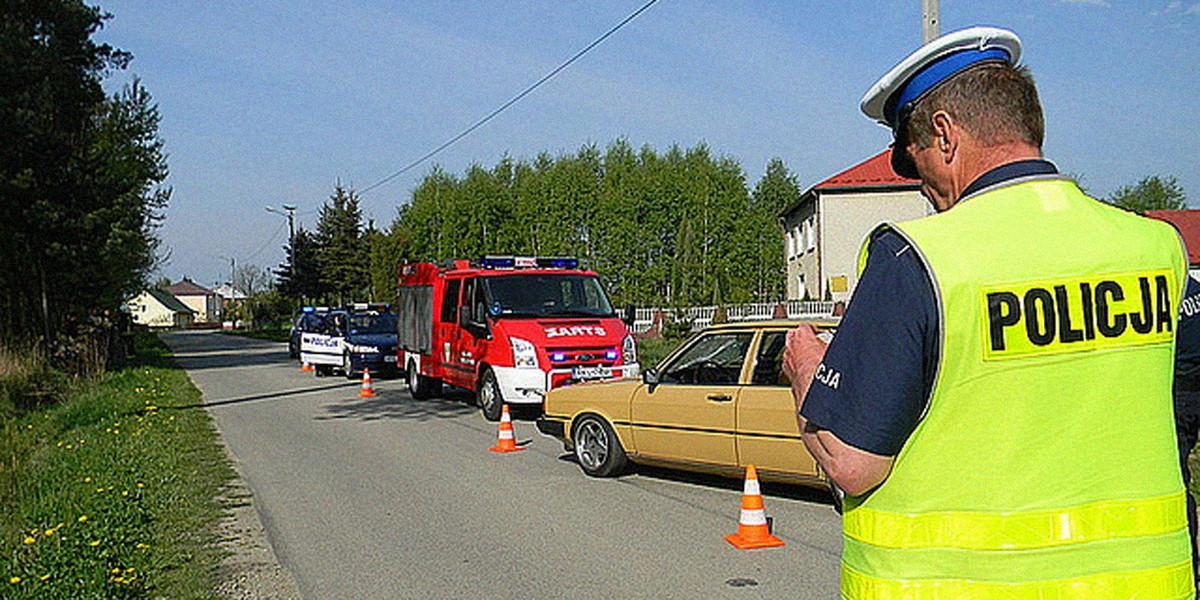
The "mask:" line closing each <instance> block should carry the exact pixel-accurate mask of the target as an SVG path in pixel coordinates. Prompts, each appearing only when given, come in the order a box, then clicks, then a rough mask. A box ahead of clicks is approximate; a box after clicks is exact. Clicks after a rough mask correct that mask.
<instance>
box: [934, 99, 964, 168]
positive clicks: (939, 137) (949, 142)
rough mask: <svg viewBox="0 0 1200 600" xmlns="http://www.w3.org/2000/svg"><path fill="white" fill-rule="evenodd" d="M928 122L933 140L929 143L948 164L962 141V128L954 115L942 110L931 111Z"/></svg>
mask: <svg viewBox="0 0 1200 600" xmlns="http://www.w3.org/2000/svg"><path fill="white" fill-rule="evenodd" d="M930 124H931V125H932V126H933V141H932V143H931V144H930V145H931V146H933V148H935V149H936V150H937V151H938V154H940V155H941V156H942V160H944V161H945V162H946V163H947V164H949V163H950V162H952V161H953V160H954V157H955V155H957V153H958V146H959V143H960V142H961V141H962V134H963V131H962V128H961V127H960V126H959V125H958V122H957V121H955V120H954V117H952V116H951V115H950V113H948V112H946V111H944V110H939V111H937V112H935V113H933V116H932V117H930Z"/></svg>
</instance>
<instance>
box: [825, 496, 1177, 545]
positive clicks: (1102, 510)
mask: <svg viewBox="0 0 1200 600" xmlns="http://www.w3.org/2000/svg"><path fill="white" fill-rule="evenodd" d="M1186 510H1187V501H1186V499H1185V497H1184V493H1183V492H1180V493H1178V494H1171V495H1169V496H1162V497H1159V498H1146V499H1138V500H1112V501H1108V502H1095V503H1092V504H1088V505H1085V506H1075V507H1071V508H1066V509H1060V510H1041V511H1030V512H1019V513H1008V514H988V513H966V512H957V513H952V512H940V513H924V514H919V515H906V514H898V513H890V512H885V511H881V510H875V509H872V508H867V507H859V508H857V509H855V510H852V511H850V512H848V513H846V515H845V516H844V517H843V519H842V528H843V531H844V533H845V535H846V536H847V537H850V538H853V539H855V540H857V541H859V542H863V543H867V544H872V545H875V546H882V547H885V548H973V549H980V550H987V549H1003V550H1018V549H1029V548H1046V547H1050V546H1061V545H1064V544H1078V543H1084V542H1096V541H1101V540H1108V539H1112V538H1120V537H1136V536H1154V535H1162V534H1165V533H1171V532H1174V531H1178V530H1179V523H1180V521H1186V519H1187V513H1186Z"/></svg>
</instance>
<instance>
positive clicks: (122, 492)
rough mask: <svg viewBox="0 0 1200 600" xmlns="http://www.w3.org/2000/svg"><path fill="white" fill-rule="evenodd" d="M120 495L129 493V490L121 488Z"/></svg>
mask: <svg viewBox="0 0 1200 600" xmlns="http://www.w3.org/2000/svg"><path fill="white" fill-rule="evenodd" d="M121 495H122V496H128V495H129V490H121Z"/></svg>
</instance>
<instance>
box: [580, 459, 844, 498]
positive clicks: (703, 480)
mask: <svg viewBox="0 0 1200 600" xmlns="http://www.w3.org/2000/svg"><path fill="white" fill-rule="evenodd" d="M558 460H561V461H563V462H569V463H575V464H578V461H577V460H576V459H575V455H574V454H573V453H569V452H568V453H566V454H563V455H562V456H559V457H558ZM580 475H581V476H584V475H582V472H581V473H580ZM630 475H636V476H638V477H648V478H650V479H660V480H665V481H674V482H677V483H689V484H692V485H702V486H705V487H714V488H722V489H726V490H732V491H737V492H740V491H742V487H743V485H744V484H745V481H744V480H743V479H740V478H737V479H735V478H732V477H724V476H721V475H713V474H711V473H696V472H692V471H680V470H677V469H668V468H665V467H652V466H649V465H639V464H632V463H631V464H630V466H629V469H628V471H626V473H625V474H624V475H622V476H621V478H624V477H629V476H630ZM759 486H760V487H761V488H762V493H763V495H764V496H772V497H775V498H787V499H789V500H799V501H801V502H812V503H816V504H828V505H829V506H830V508H831V509H832V507H833V496H832V495H831V494H830V493H829V491H828V490H824V489H819V488H814V487H809V486H805V485H800V484H791V483H780V482H777V481H760V482H759Z"/></svg>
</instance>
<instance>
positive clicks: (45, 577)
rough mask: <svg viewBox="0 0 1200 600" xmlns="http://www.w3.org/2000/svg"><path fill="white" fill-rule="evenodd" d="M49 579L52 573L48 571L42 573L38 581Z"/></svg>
mask: <svg viewBox="0 0 1200 600" xmlns="http://www.w3.org/2000/svg"><path fill="white" fill-rule="evenodd" d="M49 580H50V574H49V573H46V574H45V575H42V576H41V577H38V581H49Z"/></svg>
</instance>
